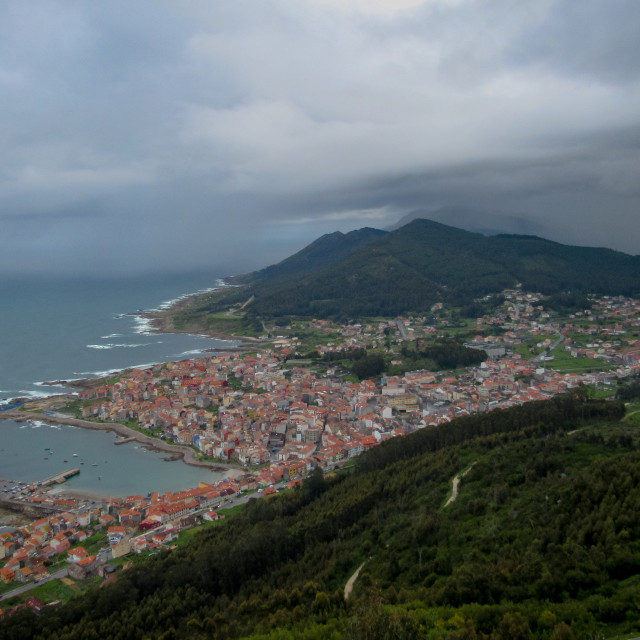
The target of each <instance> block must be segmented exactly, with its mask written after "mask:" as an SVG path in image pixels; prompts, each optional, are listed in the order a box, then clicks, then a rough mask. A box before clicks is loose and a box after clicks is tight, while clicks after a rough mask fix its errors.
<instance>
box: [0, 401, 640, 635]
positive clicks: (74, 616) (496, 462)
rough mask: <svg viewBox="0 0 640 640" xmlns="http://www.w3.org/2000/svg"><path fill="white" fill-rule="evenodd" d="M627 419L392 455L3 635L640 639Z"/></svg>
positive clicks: (639, 476) (270, 506)
mask: <svg viewBox="0 0 640 640" xmlns="http://www.w3.org/2000/svg"><path fill="white" fill-rule="evenodd" d="M623 411H624V409H623V406H622V405H621V404H620V403H618V402H604V401H601V400H593V399H591V400H589V399H582V398H578V397H575V396H562V397H558V398H556V399H554V400H550V401H546V402H540V403H528V404H526V405H523V406H521V407H517V408H514V409H510V410H504V411H495V412H492V413H488V414H479V415H475V416H471V417H469V418H463V419H459V420H456V421H454V422H452V423H450V424H448V425H443V426H441V427H437V428H433V429H426V430H422V431H419V432H416V433H414V434H412V435H410V436H407V437H405V438H396V439H393V440H390V441H389V442H387V443H385V444H383V445H381V446H379V447H376V448H374V449H372V450H371V451H369V452H367V453H365V454H364V455H363V456H361V457H360V458H359V459H358V462H357V465H356V468H355V469H354V470H353V471H352V472H351V473H349V474H329V475H328V476H327V477H322V475H321V474H320V473H319V472H316V473H314V474H313V475H312V476H311V477H310V478H309V479H308V480H307V481H306V482H305V483H304V485H303V486H302V487H301V488H300V489H299V490H297V491H294V492H289V493H288V494H286V495H282V496H279V497H278V498H276V499H271V500H256V501H253V502H251V503H249V505H247V507H246V508H245V509H244V510H243V511H242V512H240V513H238V514H237V515H235V516H234V517H233V518H229V519H228V520H227V521H226V522H225V523H224V524H223V525H221V526H217V527H211V528H207V529H205V530H203V531H202V532H201V533H200V534H199V535H195V536H194V537H193V539H192V541H191V543H190V544H189V545H187V546H185V547H182V548H179V549H177V550H175V551H173V552H167V553H164V554H162V555H161V556H156V557H154V558H152V559H150V560H149V561H148V562H147V563H146V564H145V565H144V566H141V567H134V568H131V569H129V570H128V571H125V572H122V573H121V574H120V576H119V580H118V582H117V583H116V584H113V585H108V586H105V587H104V588H101V589H97V588H96V589H92V590H90V591H89V592H88V593H87V594H85V595H83V596H79V597H77V598H74V599H73V600H71V601H70V602H69V603H68V604H66V605H64V606H61V607H52V608H48V609H47V610H46V611H45V612H44V613H42V614H40V616H35V615H34V614H32V613H30V612H29V611H21V612H18V613H16V614H14V615H13V616H10V617H8V618H5V619H4V620H3V621H2V622H1V623H0V637H2V638H12V639H14V638H15V639H20V638H50V639H62V638H83V639H84V638H142V637H149V638H220V639H222V638H249V637H250V638H253V639H257V638H265V639H267V638H268V639H272V640H276V639H284V638H392V637H394V638H451V639H452V638H491V639H494V640H497V639H499V638H505V639H506V638H511V639H514V638H554V639H559V638H573V637H575V638H583V637H584V638H596V637H610V636H613V635H615V634H617V633H627V632H632V631H636V632H637V631H638V630H639V629H640V613H639V611H638V607H637V603H638V601H639V597H640V580H638V576H639V575H640V450H639V449H638V443H639V438H638V432H637V424H638V423H637V421H635V420H628V421H621V420H620V418H621V417H622V414H623ZM473 463H475V464H473ZM471 465H473V466H471ZM469 467H471V469H470V471H469V472H468V474H467V475H465V476H464V478H463V479H462V484H461V488H460V494H459V496H458V498H457V499H456V500H455V501H454V502H452V503H450V504H449V505H447V506H445V503H446V499H447V496H448V495H450V493H451V481H452V478H453V477H454V476H455V475H456V474H458V473H460V472H461V471H463V470H465V469H467V468H469ZM363 563H364V567H363V569H362V572H361V573H360V575H359V577H358V579H357V580H356V582H355V588H354V591H353V593H352V594H351V596H350V597H349V599H348V600H347V601H346V602H345V598H344V592H343V589H344V586H345V584H346V582H347V580H348V578H349V577H350V576H351V575H352V574H353V573H354V571H355V570H356V569H357V568H358V567H359V566H361V565H362V564H363Z"/></svg>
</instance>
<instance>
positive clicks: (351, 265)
mask: <svg viewBox="0 0 640 640" xmlns="http://www.w3.org/2000/svg"><path fill="white" fill-rule="evenodd" d="M365 232H366V233H365ZM380 233H382V232H380ZM349 236H350V234H347V236H342V234H339V235H338V236H336V235H335V234H332V235H331V236H324V237H323V238H321V239H320V240H318V241H316V242H315V243H312V244H311V245H310V246H309V247H307V248H306V249H304V250H303V251H301V252H299V253H298V254H296V255H295V256H292V257H291V258H289V259H288V260H285V261H284V262H282V263H280V264H279V265H275V266H273V267H269V268H267V269H264V270H263V271H260V272H255V273H253V274H249V275H248V276H244V277H242V278H241V279H240V281H241V282H243V283H244V286H242V287H239V288H235V289H228V290H225V291H224V292H222V293H218V294H214V295H212V296H210V297H208V298H203V299H200V300H199V301H198V302H197V303H196V304H195V305H194V306H192V307H190V308H188V309H186V310H184V311H183V312H181V314H180V321H181V322H182V323H183V324H184V326H192V325H193V323H194V322H195V323H196V324H197V323H198V321H202V320H203V319H204V318H206V316H207V314H210V313H214V312H217V311H221V310H223V309H228V308H229V307H230V306H231V305H233V304H239V303H243V302H246V301H247V300H249V299H251V303H250V304H249V305H247V306H246V308H245V311H246V313H247V314H248V316H249V319H251V318H252V317H277V316H289V315H296V316H313V317H320V318H326V317H333V318H338V319H340V318H353V317H358V316H377V315H384V316H393V315H397V314H401V313H405V312H407V311H426V310H428V309H429V308H430V307H431V306H432V305H433V304H434V303H436V302H449V303H452V304H465V303H468V302H469V301H470V300H472V299H473V298H477V297H479V296H483V295H486V294H489V293H495V292H499V291H501V290H502V289H505V288H508V287H512V286H514V285H515V284H516V283H522V285H523V287H524V289H525V290H530V291H540V292H542V293H545V294H554V293H558V292H561V291H567V290H572V291H584V292H591V293H600V294H611V295H615V294H624V295H634V294H638V293H640V256H629V255H626V254H623V253H620V252H616V251H612V250H609V249H598V248H590V247H575V246H567V245H562V244H559V243H557V242H551V241H549V240H544V239H542V238H538V237H535V236H517V235H500V236H491V237H488V236H484V235H482V234H479V233H471V232H468V231H463V230H461V229H456V228H454V227H449V226H447V225H443V224H440V223H437V222H432V221H430V220H424V219H418V220H414V221H412V222H410V223H409V224H407V225H405V226H403V227H401V228H400V229H397V230H395V231H392V232H390V233H385V234H383V235H376V234H375V233H374V231H373V230H365V229H363V230H361V231H360V232H357V235H355V236H353V237H352V238H351V241H347V239H349Z"/></svg>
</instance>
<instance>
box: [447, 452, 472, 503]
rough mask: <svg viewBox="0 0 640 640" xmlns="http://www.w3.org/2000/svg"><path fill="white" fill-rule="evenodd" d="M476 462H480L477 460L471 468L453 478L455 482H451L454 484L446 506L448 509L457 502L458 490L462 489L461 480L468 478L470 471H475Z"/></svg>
mask: <svg viewBox="0 0 640 640" xmlns="http://www.w3.org/2000/svg"><path fill="white" fill-rule="evenodd" d="M476 462H478V461H477V460H475V461H474V462H473V463H472V464H471V466H470V467H468V468H467V469H465V470H464V471H463V472H462V473H458V474H457V475H455V476H453V480H452V481H451V484H452V489H451V495H450V496H449V499H448V500H447V501H446V502H445V504H444V506H445V507H448V506H449V505H450V504H451V503H452V502H455V501H456V498H457V497H458V488H459V487H460V479H461V478H464V476H466V475H467V473H469V471H471V469H473V466H474V465H475V464H476Z"/></svg>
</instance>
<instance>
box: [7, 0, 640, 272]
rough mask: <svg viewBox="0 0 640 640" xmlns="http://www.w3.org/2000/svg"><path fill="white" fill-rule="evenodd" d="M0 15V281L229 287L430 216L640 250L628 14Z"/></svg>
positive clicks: (73, 10) (257, 0) (486, 6)
mask: <svg viewBox="0 0 640 640" xmlns="http://www.w3.org/2000/svg"><path fill="white" fill-rule="evenodd" d="M0 18H1V19H0V91H1V92H2V95H3V100H1V101H0V123H1V124H0V140H1V141H2V149H3V153H2V156H0V228H1V229H2V234H0V249H1V250H0V268H2V269H3V271H4V272H13V271H20V270H34V271H39V270H47V271H56V270H58V271H61V272H69V271H74V270H77V269H82V270H86V269H93V270H95V271H96V272H120V271H135V270H141V271H144V270H166V269H182V268H185V269H186V268H191V267H198V266H203V265H210V266H212V268H214V269H218V270H219V273H221V274H222V273H230V272H234V271H238V270H247V269H250V268H255V267H259V266H264V264H267V263H269V262H271V261H274V260H277V259H279V258H281V257H283V256H284V255H287V254H288V253H291V252H292V251H294V250H296V249H298V248H300V246H302V245H303V244H305V243H306V242H307V241H309V240H311V239H313V238H314V237H316V236H317V235H319V234H320V233H324V232H327V231H332V230H334V229H336V228H339V229H341V230H348V229H351V228H356V227H360V226H365V225H369V226H377V227H384V226H388V225H389V224H392V223H393V222H394V221H395V220H397V219H398V218H400V217H401V216H402V215H403V214H405V213H407V212H409V211H412V210H415V209H434V210H435V209H438V208H441V207H447V206H464V207H471V208H474V209H476V210H484V211H493V212H495V213H501V212H502V213H505V214H515V215H517V216H519V217H521V218H523V219H530V220H532V221H535V222H536V223H539V224H541V225H545V226H546V227H547V228H552V229H554V232H555V238H554V239H558V240H561V241H563V242H573V243H583V244H595V245H606V246H611V247H613V248H617V249H621V250H625V251H627V252H631V253H638V246H639V245H640V242H639V241H640V231H639V230H638V229H639V228H640V225H638V224H637V221H638V204H639V201H640V193H639V191H640V189H639V187H638V185H640V175H639V173H640V156H639V142H640V136H639V132H640V109H638V106H637V105H639V104H640V78H639V73H640V72H639V71H638V67H637V64H636V61H637V60H638V59H639V58H640V51H639V49H640V44H639V42H638V39H637V37H636V36H637V33H638V32H639V31H640V8H639V7H638V4H637V3H636V2H634V1H633V0H621V1H620V2H616V3H614V4H611V3H607V2H604V0H585V1H584V2H581V3H574V2H569V1H568V0H542V1H536V2H533V1H529V0H527V1H525V2H514V1H513V0H491V1H489V0H426V1H424V2H419V1H417V0H404V1H402V2H399V1H397V0H396V1H393V2H391V1H390V0H377V1H376V2H364V1H360V0H346V1H341V2H337V1H336V0H271V1H266V2H265V1H264V0H241V1H239V2H234V3H200V2H195V1H187V2H173V1H171V2H170V1H168V0H164V1H153V2H152V1H150V0H146V1H145V0H142V1H140V2H136V3H133V4H132V3H125V2H122V1H114V2H109V3H67V2H62V1H54V0H48V1H47V0H34V1H33V2H28V3H5V4H4V5H3V6H2V8H1V9H0ZM288 221H291V222H292V223H293V222H297V224H288Z"/></svg>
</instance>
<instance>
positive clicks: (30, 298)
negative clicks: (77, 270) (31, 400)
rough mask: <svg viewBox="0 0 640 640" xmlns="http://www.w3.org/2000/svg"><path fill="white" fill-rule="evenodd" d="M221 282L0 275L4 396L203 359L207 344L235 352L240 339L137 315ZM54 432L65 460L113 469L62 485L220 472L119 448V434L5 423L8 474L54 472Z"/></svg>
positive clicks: (132, 487)
mask: <svg viewBox="0 0 640 640" xmlns="http://www.w3.org/2000/svg"><path fill="white" fill-rule="evenodd" d="M220 284H221V283H220V281H219V279H218V277H217V276H216V275H215V274H212V273H209V272H196V273H177V274H171V275H166V274H163V275H161V276H159V275H149V276H138V277H131V278H80V277H74V278H61V277H58V278H53V277H52V278H43V277H37V278H36V277H21V278H19V279H14V280H12V281H10V282H0V400H7V399H9V398H13V397H16V396H28V397H37V396H45V395H52V394H54V393H63V392H65V391H68V389H65V388H64V387H50V386H43V385H42V382H44V381H55V380H70V379H77V378H94V377H99V376H102V375H106V374H108V373H110V372H114V371H118V370H122V369H124V368H128V367H134V366H135V367H137V366H144V365H150V364H153V363H158V362H169V361H176V360H184V359H187V358H193V357H197V356H198V355H199V354H202V353H203V352H204V351H205V350H208V349H229V350H233V348H234V347H235V346H236V345H237V343H236V342H232V341H224V340H216V339H212V338H208V337H204V336H193V335H186V334H159V333H155V332H152V331H149V325H148V322H146V321H145V320H144V319H142V318H141V317H140V316H138V315H136V314H137V312H139V311H142V310H152V309H157V308H160V307H163V306H166V305H167V304H169V303H170V302H172V301H175V300H177V299H179V298H180V297H182V296H184V295H188V294H191V293H196V292H199V291H203V290H208V289H211V288H213V287H216V286H220ZM21 427H23V428H21ZM60 438H62V439H63V440H60ZM54 439H55V440H56V441H58V440H59V441H60V442H61V444H60V445H59V446H58V447H57V448H58V450H59V452H60V458H61V460H62V459H65V458H66V459H68V460H71V458H70V457H69V456H72V454H73V453H74V452H75V453H78V454H79V455H80V454H82V455H85V456H86V457H85V465H84V467H86V466H87V465H91V464H92V463H94V462H95V463H96V464H102V465H103V467H107V466H108V465H112V466H113V468H114V469H115V470H114V471H110V470H109V471H107V470H106V468H105V469H102V467H100V468H101V470H103V471H104V473H99V474H91V473H81V474H80V475H79V476H77V477H76V478H74V479H72V480H70V481H69V482H68V484H66V485H63V486H65V487H67V488H69V489H76V490H81V491H92V492H97V493H100V494H103V495H114V496H123V495H131V494H135V493H146V492H148V491H166V490H179V489H181V488H188V487H190V486H197V484H198V482H199V481H200V480H202V479H205V478H208V480H206V481H208V482H212V481H213V480H212V477H213V476H214V474H212V473H211V472H209V471H207V470H206V469H204V470H203V469H200V468H197V467H190V466H188V465H186V464H184V463H183V462H181V461H175V462H167V461H165V460H163V457H165V456H166V454H165V455H163V454H160V453H157V452H152V451H147V450H145V449H142V448H136V446H138V447H139V445H136V444H135V443H132V444H127V445H118V446H115V445H113V440H114V439H115V435H114V434H110V433H107V432H100V431H89V430H83V429H78V428H72V427H61V428H60V429H59V428H58V427H50V426H38V425H35V428H34V425H31V426H30V427H26V426H25V423H22V424H18V423H13V422H12V421H9V420H2V421H0V477H2V478H7V479H11V480H20V481H23V482H33V481H39V480H42V479H43V478H45V477H47V476H49V475H52V474H54V473H56V472H57V471H56V469H58V467H55V465H56V464H58V460H57V458H58V451H56V446H55V444H52V442H53V440H54ZM74 443H76V446H75V447H74ZM45 447H51V448H53V449H54V451H56V453H55V454H54V455H55V459H54V458H53V457H52V456H45V455H41V454H42V453H43V452H44V449H45ZM92 452H93V453H94V455H93V456H92V455H91V453H92ZM104 452H108V455H105V453H104ZM45 457H49V458H50V460H44V458H45ZM93 458H95V460H94V459H93ZM105 459H106V460H108V461H109V462H108V463H104V460H105ZM90 468H91V469H98V467H90ZM109 469H111V467H109ZM59 470H62V469H61V468H60V469H59ZM98 476H101V479H100V480H98V479H97V478H98Z"/></svg>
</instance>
